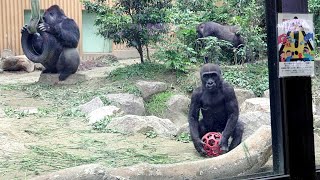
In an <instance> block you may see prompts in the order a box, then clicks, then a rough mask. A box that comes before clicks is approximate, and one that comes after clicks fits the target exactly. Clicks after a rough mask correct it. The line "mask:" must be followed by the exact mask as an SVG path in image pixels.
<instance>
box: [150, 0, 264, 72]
mask: <svg viewBox="0 0 320 180" xmlns="http://www.w3.org/2000/svg"><path fill="white" fill-rule="evenodd" d="M219 3H223V5H221V4H220V5H219ZM264 16H265V13H264V3H263V1H262V0H244V1H237V0H224V1H220V0H213V1H212V0H177V1H176V4H175V6H174V7H173V9H172V12H171V14H170V18H171V22H172V24H173V25H172V26H173V27H174V28H171V29H172V32H171V33H170V35H169V36H168V37H167V38H164V42H161V43H160V44H159V47H157V48H156V49H157V52H156V53H155V54H156V56H155V57H156V59H158V60H161V61H164V62H165V64H166V65H167V66H168V67H169V68H171V69H174V70H178V71H184V72H185V71H188V70H189V67H190V66H192V65H193V64H194V63H195V62H200V63H202V62H203V58H204V56H207V57H208V59H209V60H213V59H215V60H218V61H219V63H221V62H228V63H230V62H237V63H242V62H245V61H256V60H257V59H258V58H262V57H264V56H265V53H266V43H265V38H266V34H265V26H264V22H263V19H264ZM208 21H214V22H218V23H220V24H223V25H226V24H227V25H237V26H239V28H240V30H239V33H240V34H241V36H242V37H243V38H244V41H245V44H246V45H245V47H244V48H240V49H235V48H232V46H231V44H230V43H228V42H225V41H221V40H217V39H214V38H206V39H205V40H203V41H205V43H203V45H201V43H199V40H197V33H196V27H197V25H199V24H200V23H202V22H208ZM172 34H174V35H172ZM202 46H203V47H202ZM213 62H215V63H216V61H213Z"/></svg>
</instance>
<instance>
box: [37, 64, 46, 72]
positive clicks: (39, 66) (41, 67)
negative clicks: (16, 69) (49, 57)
mask: <svg viewBox="0 0 320 180" xmlns="http://www.w3.org/2000/svg"><path fill="white" fill-rule="evenodd" d="M34 69H35V70H39V71H43V70H45V69H46V68H45V67H44V66H43V65H42V64H41V63H34Z"/></svg>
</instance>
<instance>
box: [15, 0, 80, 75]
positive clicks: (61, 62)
mask: <svg viewBox="0 0 320 180" xmlns="http://www.w3.org/2000/svg"><path fill="white" fill-rule="evenodd" d="M38 32H39V33H35V34H29V32H28V31H27V28H26V26H24V27H23V28H22V31H21V33H22V37H21V44H22V49H23V51H24V53H25V55H26V56H27V57H28V59H30V60H31V61H33V62H35V63H41V64H42V65H43V66H44V67H45V70H44V71H43V73H58V74H60V75H59V80H60V81H63V80H65V79H67V78H68V77H69V76H70V75H71V74H74V73H75V72H76V71H77V69H78V66H79V64H80V56H79V52H78V50H77V49H76V48H77V46H78V42H79V39H80V32H79V27H78V25H77V24H76V23H75V21H74V20H73V19H70V18H68V17H67V16H66V15H65V14H64V12H63V10H62V9H60V7H59V6H58V5H53V6H51V7H49V8H48V9H47V10H46V11H45V12H44V14H43V21H42V22H41V23H40V24H38Z"/></svg>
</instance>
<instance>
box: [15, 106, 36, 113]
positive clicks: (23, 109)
mask: <svg viewBox="0 0 320 180" xmlns="http://www.w3.org/2000/svg"><path fill="white" fill-rule="evenodd" d="M17 111H18V112H22V113H24V114H38V112H39V111H38V108H36V107H20V108H19V109H17Z"/></svg>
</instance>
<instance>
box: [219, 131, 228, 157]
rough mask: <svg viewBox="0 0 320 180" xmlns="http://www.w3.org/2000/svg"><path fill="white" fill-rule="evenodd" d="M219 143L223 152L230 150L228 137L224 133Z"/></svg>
mask: <svg viewBox="0 0 320 180" xmlns="http://www.w3.org/2000/svg"><path fill="white" fill-rule="evenodd" d="M219 145H220V149H221V151H222V153H223V154H224V153H226V152H228V151H229V148H228V139H227V138H225V136H224V135H223V134H222V138H221V140H220V142H219Z"/></svg>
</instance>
